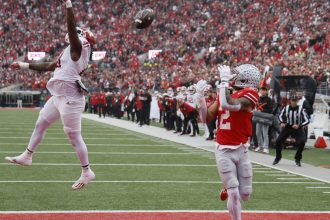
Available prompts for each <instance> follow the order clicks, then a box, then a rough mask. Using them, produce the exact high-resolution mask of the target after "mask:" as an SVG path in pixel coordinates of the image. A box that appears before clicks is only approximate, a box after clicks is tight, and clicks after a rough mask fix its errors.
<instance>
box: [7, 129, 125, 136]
mask: <svg viewBox="0 0 330 220" xmlns="http://www.w3.org/2000/svg"><path fill="white" fill-rule="evenodd" d="M17 133H20V132H17V131H13V132H2V131H0V135H1V134H17ZM22 133H24V134H25V133H26V132H23V131H22ZM50 135H65V133H64V131H63V132H47V133H46V137H45V138H47V137H48V136H50ZM82 135H83V136H84V135H95V136H127V135H129V134H127V133H124V134H123V133H119V132H118V133H112V132H109V133H83V134H82ZM65 137H66V136H65Z"/></svg>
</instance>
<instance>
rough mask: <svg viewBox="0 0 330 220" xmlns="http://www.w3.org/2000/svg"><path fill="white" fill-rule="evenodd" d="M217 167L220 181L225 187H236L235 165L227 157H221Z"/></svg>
mask: <svg viewBox="0 0 330 220" xmlns="http://www.w3.org/2000/svg"><path fill="white" fill-rule="evenodd" d="M218 169H219V174H220V177H221V180H222V182H223V183H224V185H225V187H226V188H234V187H238V185H239V184H238V180H237V176H236V172H234V171H235V170H236V167H235V165H234V164H233V162H232V161H231V160H230V159H229V158H221V159H220V160H219V161H218Z"/></svg>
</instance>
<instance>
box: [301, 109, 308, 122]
mask: <svg viewBox="0 0 330 220" xmlns="http://www.w3.org/2000/svg"><path fill="white" fill-rule="evenodd" d="M301 118H302V122H301V126H306V125H308V124H309V117H308V114H307V112H306V109H303V110H302V111H301Z"/></svg>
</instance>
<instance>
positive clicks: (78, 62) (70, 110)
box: [5, 0, 95, 189]
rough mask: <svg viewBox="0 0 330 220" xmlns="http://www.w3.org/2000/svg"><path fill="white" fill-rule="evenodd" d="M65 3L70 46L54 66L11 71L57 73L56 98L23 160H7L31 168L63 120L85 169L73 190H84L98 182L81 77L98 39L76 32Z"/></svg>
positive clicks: (27, 65)
mask: <svg viewBox="0 0 330 220" xmlns="http://www.w3.org/2000/svg"><path fill="white" fill-rule="evenodd" d="M63 3H64V4H65V6H66V23H67V28H68V34H67V36H66V40H67V41H68V43H69V44H70V45H69V46H68V47H66V48H65V49H64V51H63V52H62V53H61V55H60V56H59V58H58V59H57V60H56V61H54V62H43V63H24V62H14V63H13V64H12V65H11V69H14V70H18V69H31V70H37V71H54V74H53V77H52V78H51V79H50V80H49V81H48V83H47V89H48V90H49V91H50V93H51V94H52V97H51V98H50V99H49V100H48V101H47V103H46V105H45V107H44V108H43V109H42V110H41V111H40V113H39V117H38V120H37V122H36V124H35V128H34V131H33V133H32V135H31V138H30V141H29V144H28V145H27V148H26V150H25V151H24V152H23V153H22V154H20V155H19V156H16V157H6V158H5V159H6V160H8V161H10V162H12V163H15V164H19V165H23V166H29V165H31V164H32V156H33V153H34V152H35V151H36V150H37V146H38V145H39V143H40V142H41V140H42V139H43V137H44V135H45V133H46V129H47V128H48V127H49V126H50V125H51V124H53V123H54V122H55V121H57V120H59V119H61V121H62V124H63V129H64V132H65V133H66V135H67V136H68V138H69V140H70V143H71V144H72V146H73V147H74V148H75V150H76V154H77V157H78V158H79V160H80V164H81V167H82V173H81V176H80V178H79V179H78V180H77V181H76V182H75V183H74V184H73V185H72V188H73V189H81V188H83V187H84V186H85V185H86V184H87V183H88V182H90V181H91V180H93V179H94V178H95V174H94V172H93V171H92V170H91V168H90V167H89V160H88V151H87V147H86V144H85V142H84V140H83V138H82V136H81V114H82V112H83V110H84V106H85V97H84V94H83V91H84V90H85V91H87V90H86V88H85V87H84V86H83V85H82V84H81V82H80V79H81V78H80V74H81V73H82V72H83V71H84V70H85V69H86V68H87V65H88V61H89V57H90V55H91V44H92V43H95V38H94V36H93V35H92V33H91V32H90V31H88V30H84V29H80V28H76V23H75V18H74V14H73V9H72V3H71V1H70V0H65V1H63Z"/></svg>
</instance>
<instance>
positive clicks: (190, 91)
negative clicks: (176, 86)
mask: <svg viewBox="0 0 330 220" xmlns="http://www.w3.org/2000/svg"><path fill="white" fill-rule="evenodd" d="M188 91H189V94H190V95H193V94H194V93H195V92H196V89H195V86H193V85H191V86H189V88H188Z"/></svg>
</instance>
